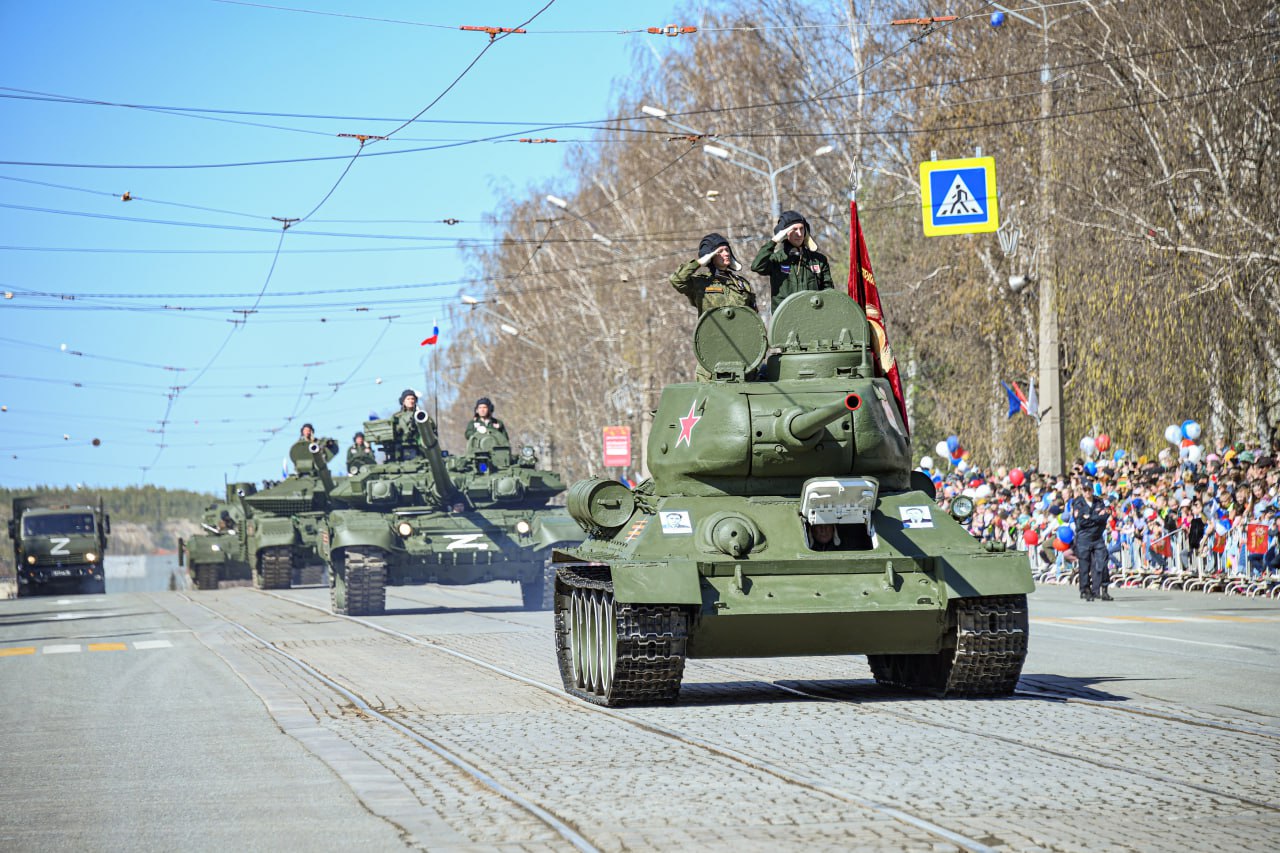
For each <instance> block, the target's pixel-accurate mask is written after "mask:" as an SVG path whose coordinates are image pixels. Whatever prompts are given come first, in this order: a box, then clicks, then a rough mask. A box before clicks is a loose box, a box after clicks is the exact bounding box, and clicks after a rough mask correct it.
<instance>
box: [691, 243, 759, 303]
mask: <svg viewBox="0 0 1280 853" xmlns="http://www.w3.org/2000/svg"><path fill="white" fill-rule="evenodd" d="M741 269H742V264H740V263H738V259H737V258H735V257H734V255H733V248H732V247H731V246H730V245H729V241H728V240H726V239H725V238H724V237H722V236H720V235H719V234H708V235H707V236H705V237H703V238H702V242H701V243H699V244H698V257H696V258H694V259H693V260H691V261H689V262H687V263H685V264H683V265H682V266H681V267H680V269H678V270H676V271H675V272H674V273H672V274H671V286H672V287H674V288H675V289H676V290H677V291H678V292H679V293H683V294H684V295H685V297H686V298H687V299H688V300H689V302H690V303H691V304H692V305H693V307H694V308H697V309H698V313H699V314H701V313H702V312H703V311H710V310H711V309H712V308H720V307H721V306H725V305H729V306H737V305H741V306H745V307H747V308H755V307H756V295H755V292H754V291H753V290H752V289H751V283H750V282H749V281H747V280H746V279H745V278H743V277H742V276H740V275H738V271H739V270H741Z"/></svg>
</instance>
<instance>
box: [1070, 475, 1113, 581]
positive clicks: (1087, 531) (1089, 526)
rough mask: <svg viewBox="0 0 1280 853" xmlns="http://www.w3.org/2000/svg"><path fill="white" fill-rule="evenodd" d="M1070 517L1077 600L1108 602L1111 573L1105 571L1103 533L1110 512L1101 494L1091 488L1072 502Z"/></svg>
mask: <svg viewBox="0 0 1280 853" xmlns="http://www.w3.org/2000/svg"><path fill="white" fill-rule="evenodd" d="M1071 516H1072V518H1073V520H1074V521H1075V524H1076V539H1075V551H1076V557H1077V559H1078V560H1079V564H1078V565H1079V573H1080V597H1081V598H1083V599H1084V600H1085V601H1093V600H1094V599H1095V598H1101V599H1102V600H1103V601H1111V593H1109V592H1107V586H1108V585H1109V584H1110V583H1111V573H1110V572H1109V571H1108V569H1107V545H1106V542H1105V541H1104V534H1105V532H1106V529H1107V521H1108V519H1110V518H1111V511H1110V509H1108V507H1107V503H1106V501H1104V500H1103V499H1102V495H1100V494H1098V490H1097V489H1093V490H1091V491H1089V492H1088V493H1087V495H1081V496H1079V497H1077V498H1076V499H1075V500H1073V501H1071Z"/></svg>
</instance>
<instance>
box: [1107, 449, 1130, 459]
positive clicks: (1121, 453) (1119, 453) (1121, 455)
mask: <svg viewBox="0 0 1280 853" xmlns="http://www.w3.org/2000/svg"><path fill="white" fill-rule="evenodd" d="M1128 455H1129V454H1128V453H1126V452H1125V451H1123V450H1117V451H1116V452H1115V453H1113V454H1112V456H1111V458H1113V459H1115V461H1117V462H1119V461H1120V460H1121V459H1123V458H1125V457H1126V456H1128Z"/></svg>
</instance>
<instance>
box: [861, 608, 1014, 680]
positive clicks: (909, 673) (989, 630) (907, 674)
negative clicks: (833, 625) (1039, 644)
mask: <svg viewBox="0 0 1280 853" xmlns="http://www.w3.org/2000/svg"><path fill="white" fill-rule="evenodd" d="M948 621H949V623H950V627H949V628H948V639H947V642H946V643H945V647H944V648H943V649H942V651H940V652H938V653H937V654H932V655H895V654H890V655H867V661H868V662H869V663H870V664H871V674H872V675H873V676H875V679H876V682H877V683H879V684H885V685H891V686H894V687H902V688H905V689H907V690H911V691H915V692H921V693H931V694H935V695H939V696H1008V695H1010V694H1011V693H1013V691H1014V689H1015V688H1016V687H1017V686H1018V676H1019V675H1020V674H1021V673H1022V664H1023V662H1024V661H1025V660H1026V658H1027V631H1028V620H1027V597H1026V596H1025V595H999V596H988V597H985V598H961V599H957V600H955V601H952V602H951V607H950V608H949V611H948Z"/></svg>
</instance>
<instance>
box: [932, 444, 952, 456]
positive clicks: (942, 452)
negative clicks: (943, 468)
mask: <svg viewBox="0 0 1280 853" xmlns="http://www.w3.org/2000/svg"><path fill="white" fill-rule="evenodd" d="M933 451H934V452H935V453H937V454H938V455H939V456H946V457H947V458H950V457H951V451H950V450H948V449H947V443H946V442H945V441H939V442H938V443H937V445H935V446H934V448H933Z"/></svg>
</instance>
